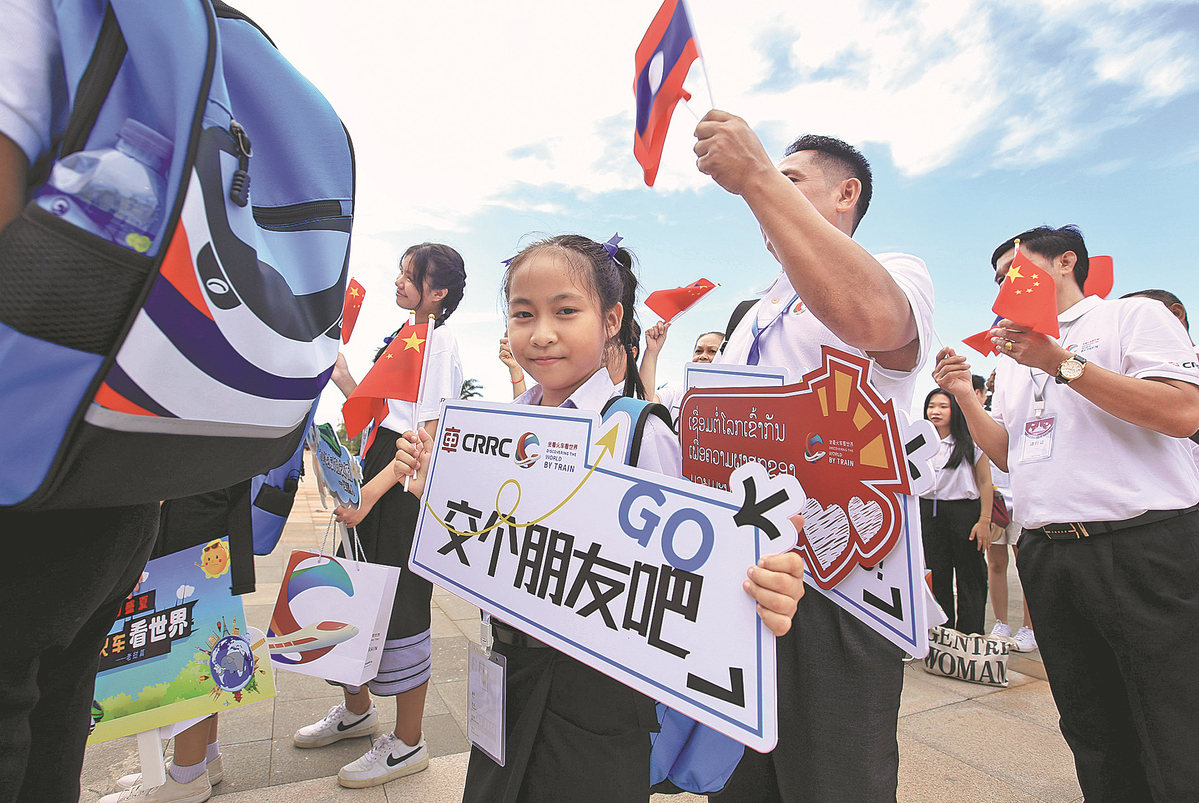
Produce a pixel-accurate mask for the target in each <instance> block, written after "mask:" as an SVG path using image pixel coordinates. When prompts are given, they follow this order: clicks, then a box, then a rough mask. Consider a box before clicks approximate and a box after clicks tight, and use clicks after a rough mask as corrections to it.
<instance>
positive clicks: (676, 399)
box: [640, 321, 724, 421]
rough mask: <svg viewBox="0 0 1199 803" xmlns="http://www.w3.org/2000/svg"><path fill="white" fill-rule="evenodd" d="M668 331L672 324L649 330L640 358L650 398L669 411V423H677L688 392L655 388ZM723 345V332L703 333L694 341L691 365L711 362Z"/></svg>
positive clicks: (669, 387)
mask: <svg viewBox="0 0 1199 803" xmlns="http://www.w3.org/2000/svg"><path fill="white" fill-rule="evenodd" d="M668 331H670V322H669V321H658V322H657V323H656V324H654V325H653V326H651V327H650V328H649V329H648V330H646V332H645V356H644V357H642V358H641V369H640V372H641V384H642V385H645V392H646V395H647V398H648V399H649V400H650V401H653V402H658V403H659V404H661V405H663V406H664V407H666V409H668V410H670V420H672V421H677V420H678V418H679V405H680V404H682V402H683V396H684V394H686V392H687V389H686V388H684V387H683V386H682V385H663V386H662V387H660V388H657V389H655V387H654V385H655V384H656V383H657V374H658V355H659V354H660V353H661V352H662V346H664V345H666V333H667V332H668ZM723 342H724V332H704V333H703V334H702V335H700V336H699V337H697V338H696V339H695V351H694V353H693V354H692V355H691V362H703V363H709V362H712V359H713V358H714V357H715V356H716V355H717V354H718V353H719V352H720V344H721V343H723Z"/></svg>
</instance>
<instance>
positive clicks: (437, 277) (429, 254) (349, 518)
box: [293, 243, 466, 788]
mask: <svg viewBox="0 0 1199 803" xmlns="http://www.w3.org/2000/svg"><path fill="white" fill-rule="evenodd" d="M395 284H396V304H397V305H398V306H399V307H400V309H402V310H413V311H415V312H416V320H417V323H418V324H419V323H425V322H427V321H428V320H429V316H433V317H434V319H435V327H434V328H433V329H432V331H431V332H430V333H429V334H428V343H427V344H426V348H427V349H428V352H427V354H426V357H425V360H426V367H425V377H424V382H423V384H422V385H421V388H420V391H419V393H420V401H419V402H418V403H417V404H416V408H417V410H416V411H415V412H416V419H415V420H413V414H414V409H413V407H414V405H413V404H412V402H408V401H396V400H392V399H388V400H387V406H386V414H385V415H384V416H383V419H382V420H376V421H375V422H374V426H373V428H372V429H371V430H370V435H369V436H367V441H366V443H365V445H364V447H363V453H364V454H365V460H364V461H363V478H364V484H363V486H362V496H361V499H362V501H361V506H360V507H359V508H358V509H357V510H354V509H351V508H348V507H344V506H343V507H339V508H337V511H336V515H337V519H338V520H339V521H341V522H343V523H344V524H346V526H348V527H354V528H356V531H357V534H358V538H359V540H360V541H361V542H362V547H363V551H364V552H365V555H366V559H367V560H368V561H370V562H372V563H382V564H386V565H388V566H399V567H401V568H403V571H401V572H400V582H399V585H398V586H397V588H396V596H395V604H394V605H393V607H392V612H391V622H390V624H389V626H388V629H387V640H386V641H385V642H384V645H383V655H382V657H381V658H380V659H379V674H378V675H376V676H375V678H374V679H373V680H371V681H370V682H369V683H368V684H367V686H368V687H369V689H370V691H369V692H368V691H367V689H366V688H361V687H359V688H353V687H344V691H345V701H344V702H342V703H338V704H337V705H335V706H333V708H332V709H330V710H329V713H328V715H326V716H325V718H324V719H322V720H320V721H319V722H316V723H315V724H312V725H308V726H306V727H303V728H300V729H299V730H298V731H296V733H295V736H294V737H293V741H294V742H295V744H296V746H297V747H323V746H324V745H327V744H332V743H333V742H336V741H340V740H341V739H347V738H350V737H354V736H362V735H366V734H369V733H373V732H374V731H375V730H377V728H378V723H379V713H378V711H377V710H376V708H375V704H374V702H373V701H372V700H371V692H374V694H375V695H388V696H394V697H395V701H396V727H395V730H394V732H392V733H387V734H384V735H383V736H380V737H379V738H378V739H377V740H376V741H375V743H374V746H373V747H371V749H370V750H368V751H367V753H366V755H364V756H362V758H359V759H358V760H357V761H353V762H351V763H350V764H347V765H346V766H344V767H342V769H341V772H340V773H338V776H337V779H338V782H339V783H341V785H342V786H349V787H355V788H358V787H367V786H378V785H380V784H383V783H386V782H388V781H391V780H394V779H396V778H400V777H403V776H405V775H411V774H412V773H415V772H420V771H421V770H423V769H425V768H426V767H427V766H429V752H428V750H427V749H426V747H425V739H424V736H423V734H422V732H421V718H422V716H423V715H424V710H425V692H426V690H427V688H428V682H429V676H430V669H431V662H430V651H431V645H432V642H431V638H430V630H429V625H430V620H429V600H430V598H431V597H432V594H433V586H432V584H430V583H429V582H428V581H427V580H425V579H424V578H421V577H418V576H417V575H415V574H413V573H412V572H410V571H408V570H407V563H408V553H409V552H410V551H411V548H412V537H413V534H414V533H415V531H416V520H417V516H418V513H419V505H418V500H417V498H416V497H415V496H413V495H412V494H410V493H407V492H406V491H405V490H404V487H403V486H402V485H399V484H397V480H396V475H395V473H394V472H393V471H392V470H391V469H390V466H391V462H392V458H393V457H394V456H395V453H396V441H397V439H398V438H399V437H400V433H402V432H407V431H409V430H413V429H416V428H417V427H421V428H422V429H423V430H424V431H426V432H428V433H429V434H430V436H433V435H436V433H437V416H438V415H439V409H440V404H441V401H442V399H446V398H450V399H456V398H458V393H459V391H460V389H461V387H462V363H461V361H460V360H459V358H458V344H457V341H455V339H454V335H453V333H452V332H451V331H450V329H449V327H448V326H445V325H444V324H445V322H446V319H448V318H449V317H450V314H451V313H452V312H453V311H454V310H455V309H456V308H457V306H458V302H459V301H461V300H462V292H463V290H464V288H465V287H466V269H465V267H464V265H463V261H462V257H461V255H459V253H458V252H457V251H455V250H454V249H453V248H450V247H449V246H448V245H440V244H437V243H421V244H420V245H414V246H412V247H411V248H409V249H408V250H407V251H406V252H404V256H403V258H402V259H401V260H400V275H399V276H398V277H397V278H396V282H395ZM408 326H409V324H405V325H404V326H403V327H401V328H400V329H399V330H397V331H396V333H395V334H393V335H392V338H395V337H403V336H404V332H405V329H406V328H407V327H408ZM392 338H389V339H388V342H390V340H391V339H392ZM382 353H383V349H380V350H379V353H378V354H376V355H375V359H376V360H378V359H379V356H380V355H381V354H382ZM332 379H333V382H334V383H335V384H336V385H337V387H338V388H340V389H341V391H342V392H343V393H345V394H346V396H349V395H350V393H351V392H353V390H354V388H355V387H357V383H356V382H355V381H354V379H353V377H351V376H350V373H349V371H348V370H347V368H346V363H345V359H344V358H343V357H342V356H341V355H338V357H337V363H336V365H335V366H334V370H333V376H332Z"/></svg>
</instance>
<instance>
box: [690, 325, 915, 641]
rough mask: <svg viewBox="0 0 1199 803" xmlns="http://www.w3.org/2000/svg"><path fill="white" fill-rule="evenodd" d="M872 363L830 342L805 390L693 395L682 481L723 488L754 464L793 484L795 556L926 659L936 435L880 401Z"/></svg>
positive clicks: (857, 611) (844, 602) (839, 596)
mask: <svg viewBox="0 0 1199 803" xmlns="http://www.w3.org/2000/svg"><path fill="white" fill-rule="evenodd" d="M871 365H872V363H871V362H870V361H869V360H867V359H865V358H862V357H858V356H855V355H852V354H847V353H845V352H843V351H839V350H837V349H833V348H831V347H828V346H826V347H824V350H823V363H822V365H821V366H820V367H819V368H818V369H816V370H814V371H812V372H810V373H808V374H805V375H804V376H803V378H802V379H801V380H800V381H799V382H798V383H796V384H787V385H782V386H769V384H768V383H767V382H765V381H763V382H759V384H761V385H763V386H759V387H723V388H719V387H710V386H709V387H693V388H691V389H690V390H689V391H688V393H687V395H686V396H684V398H683V402H682V405H681V407H680V414H679V422H678V425H679V437H680V440H681V442H682V446H683V476H685V477H687V478H688V479H690V480H692V481H694V482H697V483H701V484H704V485H711V486H713V487H715V488H721V489H723V488H725V487H727V486H728V483H729V475H730V473H731V472H732V471H733V470H734V469H736V468H737V467H738V466H740V465H742V464H744V463H746V462H747V461H755V460H756V461H758V462H760V463H762V464H763V465H764V466H766V469H767V472H768V473H769V474H771V475H772V476H773V475H775V474H790V475H792V476H794V477H796V478H797V479H798V480H799V481H800V483H801V484H802V485H803V488H804V490H805V491H806V492H807V495H808V500H807V503H806V505H805V506H804V510H803V513H804V519H805V524H804V531H803V532H802V533H801V534H800V538H799V545H798V547H797V549H798V550H799V551H800V553H801V554H802V555H803V557H804V560H805V561H806V563H807V567H808V575H809V578H810V580H811V582H812V584H814V585H815V586H816V587H817V588H818V589H819V590H820V591H821V592H822V593H824V594H826V595H827V596H829V597H830V598H832V599H833V600H834V601H836V602H837V603H838V604H839V605H841V606H842V607H845V608H846V609H847V610H849V611H850V612H851V613H853V614H854V615H855V616H857V617H858V618H860V619H862V620H863V621H865V622H866V623H867V624H869V625H870V626H871V627H873V628H875V629H876V630H878V632H880V633H882V634H883V635H884V636H886V637H887V638H889V639H890V640H891V641H893V642H894V643H896V644H899V645H900V646H902V647H904V649H906V650H907V651H908V652H910V653H911V654H912V655H915V656H921V655H923V654H924V653H925V652H926V651H927V649H928V637H927V606H926V605H925V604H924V595H923V593H922V592H921V589H920V584H921V580H922V578H923V576H924V561H923V551H922V547H921V541H920V531H919V528H920V516H919V508H918V507H917V505H916V504H915V503H914V500H913V499H912V496H913V494H915V493H919V492H920V491H921V490H923V489H924V488H925V487H927V486H928V483H929V482H930V481H931V479H932V476H933V473H932V470H931V468H930V464H929V460H930V459H931V458H932V456H933V455H935V454H936V450H937V444H938V439H937V438H936V434H935V430H933V429H932V427H931V425H930V424H928V422H926V421H923V420H919V421H916V422H909V421H908V420H907V416H906V415H905V414H904V413H903V412H902V411H897V410H895V408H894V405H893V403H892V402H891V401H890V400H884V399H882V398H881V397H880V396H879V395H878V393H877V392H876V391H875V390H874V388H873V387H872V386H871V385H870V382H869V377H870V370H871ZM719 367H720V366H717V368H719ZM774 370H775V371H777V370H778V369H774ZM754 371H755V372H757V373H763V372H765V374H769V373H770V371H771V369H763V368H761V367H757V366H755V367H754ZM707 373H708V372H701V373H699V374H697V377H702V378H705V379H706V378H707V376H706V375H707Z"/></svg>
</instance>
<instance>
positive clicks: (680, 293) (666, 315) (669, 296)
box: [645, 279, 717, 322]
mask: <svg viewBox="0 0 1199 803" xmlns="http://www.w3.org/2000/svg"><path fill="white" fill-rule="evenodd" d="M716 287H717V285H715V284H712V282H710V281H708V280H707V279H700V280H699V281H696V282H692V283H691V284H689V285H687V286H686V287H675V288H673V289H670V290H655V291H654V292H652V293H650V294H649V297H648V298H646V299H645V306H647V307H649V308H650V309H652V310H653V311H654V312H656V313H658V317H660V318H661V319H662V320H664V321H667V322H669V321H673V320H674V319H675V318H677V317H679V316H680V315H682V314H683V313H684V312H686V311H687V310H689V309H691V308H692V307H694V306H695V305H696V303H697V302H698V301H699V300H700V299H701V298H703V297H704V296H706V295H707V294H708V293H710V292H712V291H713V290H715V289H716Z"/></svg>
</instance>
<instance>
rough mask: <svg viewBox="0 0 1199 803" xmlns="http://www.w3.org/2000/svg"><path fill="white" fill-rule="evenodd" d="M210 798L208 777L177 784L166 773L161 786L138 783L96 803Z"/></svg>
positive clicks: (180, 802) (200, 802) (182, 802)
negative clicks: (164, 781) (165, 780)
mask: <svg viewBox="0 0 1199 803" xmlns="http://www.w3.org/2000/svg"><path fill="white" fill-rule="evenodd" d="M210 797H212V785H211V784H210V783H209V782H208V775H206V774H201V775H200V777H199V778H197V779H196V780H194V781H192V782H191V783H178V782H177V781H176V780H175V779H174V778H172V777H171V775H170V773H167V782H166V783H164V784H163V785H162V786H154V787H150V788H147V787H146V786H144V785H143V784H141V783H140V782H139V783H136V784H134V785H133V786H132V787H131V788H129V789H124V790H122V791H120V792H113V793H112V794H111V795H105V796H104V797H102V798H100V800H99V801H98V803H204V801H205V800H207V799H208V798H210Z"/></svg>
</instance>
